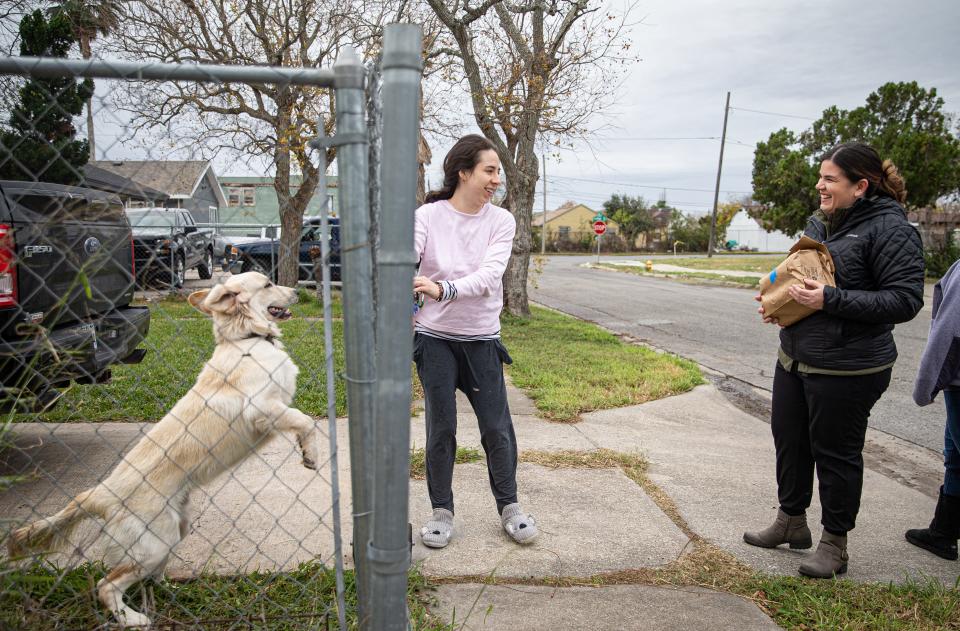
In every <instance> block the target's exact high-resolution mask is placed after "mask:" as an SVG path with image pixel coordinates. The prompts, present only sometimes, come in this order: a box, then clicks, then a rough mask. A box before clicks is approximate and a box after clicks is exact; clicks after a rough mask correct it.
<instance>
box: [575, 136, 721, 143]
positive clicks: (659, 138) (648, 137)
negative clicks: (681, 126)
mask: <svg viewBox="0 0 960 631" xmlns="http://www.w3.org/2000/svg"><path fill="white" fill-rule="evenodd" d="M594 140H596V141H597V142H606V141H608V140H629V141H637V140H720V136H626V137H622V136H617V137H616V138H596V139H594Z"/></svg>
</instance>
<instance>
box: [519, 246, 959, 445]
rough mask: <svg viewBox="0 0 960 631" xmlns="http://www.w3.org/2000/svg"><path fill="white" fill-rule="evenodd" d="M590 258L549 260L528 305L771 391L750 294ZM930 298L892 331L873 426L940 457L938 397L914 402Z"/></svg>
mask: <svg viewBox="0 0 960 631" xmlns="http://www.w3.org/2000/svg"><path fill="white" fill-rule="evenodd" d="M594 260H596V257H595V256H551V257H547V262H546V264H545V266H544V268H543V272H542V273H541V274H539V275H538V276H533V274H532V285H531V291H530V298H531V300H533V301H535V302H537V303H539V304H542V305H545V306H548V307H551V308H554V309H557V310H560V311H563V312H565V313H569V314H570V315H573V316H576V317H578V318H582V319H585V320H589V321H591V322H595V323H597V324H599V325H601V326H603V327H604V328H606V329H609V330H611V331H613V332H615V333H618V334H624V335H628V336H630V337H632V338H634V339H636V340H639V341H642V342H645V343H647V344H650V345H652V346H654V347H656V348H660V349H663V350H666V351H670V352H672V353H676V354H677V355H680V356H681V357H686V358H688V359H691V360H693V361H695V362H697V363H699V364H701V365H703V366H705V367H707V368H709V369H712V370H714V371H717V372H720V373H722V374H724V375H727V376H729V377H731V378H733V379H736V380H740V381H741V382H744V383H745V384H749V385H751V386H753V387H755V388H759V389H762V390H765V391H768V392H769V391H770V390H771V388H772V386H773V370H774V367H775V365H776V352H777V345H778V337H777V332H778V329H777V327H776V326H775V325H768V324H763V322H761V320H760V317H759V316H758V315H757V303H756V302H755V301H754V300H753V296H754V295H755V293H756V292H755V291H754V290H751V289H740V288H732V287H722V286H715V285H703V284H688V283H684V282H679V281H675V280H667V279H662V278H651V277H644V276H639V275H635V274H629V273H624V272H616V271H607V270H598V269H589V268H585V267H583V264H584V263H587V262H590V261H594ZM601 260H603V257H601ZM533 285H535V287H534V286H533ZM930 295H931V293H930V288H929V287H928V290H927V298H926V302H927V304H926V305H925V306H924V308H923V310H922V311H921V312H920V313H919V314H918V315H917V317H916V318H914V319H913V320H912V321H911V322H908V323H906V324H902V325H898V326H897V327H896V329H895V331H894V337H895V339H896V342H897V348H898V350H899V353H900V357H899V359H898V361H897V363H896V365H895V367H894V369H893V380H892V381H891V384H890V388H889V389H888V390H887V392H886V393H885V394H884V395H883V397H882V398H881V399H880V402H879V403H878V404H877V405H876V407H875V408H874V410H873V413H872V415H871V418H870V426H871V427H873V428H874V429H877V430H880V431H883V432H886V433H889V434H892V435H894V436H896V437H898V438H902V439H904V440H907V441H909V442H912V443H915V444H917V445H920V446H922V447H926V448H927V449H931V450H933V451H937V452H939V451H941V450H942V449H943V426H944V408H943V403H942V400H941V398H940V397H938V399H937V401H936V402H935V403H934V404H933V405H930V406H927V407H924V408H920V407H918V406H917V405H916V404H915V403H914V402H913V399H912V397H911V394H912V392H913V381H914V377H915V376H916V370H917V366H918V365H919V362H920V355H921V353H922V352H923V347H924V344H925V343H926V339H927V333H928V330H929V327H930V313H931V308H930V304H929V302H930Z"/></svg>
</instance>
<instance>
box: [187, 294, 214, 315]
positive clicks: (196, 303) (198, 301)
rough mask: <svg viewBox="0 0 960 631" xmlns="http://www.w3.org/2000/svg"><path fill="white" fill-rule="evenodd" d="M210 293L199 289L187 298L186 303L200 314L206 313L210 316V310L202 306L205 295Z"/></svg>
mask: <svg viewBox="0 0 960 631" xmlns="http://www.w3.org/2000/svg"><path fill="white" fill-rule="evenodd" d="M209 293H210V290H209V289H201V290H200V291H195V292H193V293H192V294H190V295H189V296H187V302H189V303H190V306H191V307H193V308H194V309H196V310H197V311H199V312H201V313H206V314H207V315H210V310H209V309H207V308H206V307H204V306H203V299H204V298H206V297H207V294H209Z"/></svg>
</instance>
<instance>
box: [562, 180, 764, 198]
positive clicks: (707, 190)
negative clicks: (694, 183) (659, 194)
mask: <svg viewBox="0 0 960 631" xmlns="http://www.w3.org/2000/svg"><path fill="white" fill-rule="evenodd" d="M550 179H552V180H557V179H559V180H571V181H575V182H592V183H594V184H610V185H613V186H629V187H632V188H655V189H657V190H661V191H663V190H667V191H690V192H693V193H712V192H713V191H714V189H712V188H683V187H680V186H663V185H662V184H635V183H633V182H617V181H611V180H592V179H589V178H583V177H571V176H567V175H551V176H550ZM720 192H721V193H734V194H737V195H749V194H751V193H752V191H730V190H722V191H720Z"/></svg>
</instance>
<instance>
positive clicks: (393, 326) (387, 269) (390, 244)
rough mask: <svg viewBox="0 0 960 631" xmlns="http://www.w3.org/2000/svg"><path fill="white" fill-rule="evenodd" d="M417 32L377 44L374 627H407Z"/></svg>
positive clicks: (389, 32)
mask: <svg viewBox="0 0 960 631" xmlns="http://www.w3.org/2000/svg"><path fill="white" fill-rule="evenodd" d="M421 48H422V35H421V31H420V27H419V26H417V25H415V24H391V25H389V26H387V27H386V30H385V33H384V47H383V153H382V161H381V164H382V165H383V166H384V168H383V169H382V170H381V178H382V180H381V182H382V186H381V199H380V209H381V218H380V226H381V231H380V252H379V255H378V257H377V262H378V266H377V271H378V282H377V286H378V287H379V290H380V295H379V300H378V303H377V351H378V352H377V411H378V412H377V420H376V423H375V430H374V437H375V438H374V459H373V466H374V467H375V472H374V500H373V501H374V505H373V506H374V513H373V516H374V518H373V541H371V543H370V547H369V557H370V570H371V572H372V590H373V597H372V599H373V604H374V606H373V628H374V629H376V630H377V631H380V630H382V629H397V630H402V629H406V628H407V626H408V621H407V609H406V591H407V570H408V569H409V567H410V547H409V543H408V541H409V540H408V530H407V521H408V512H409V511H408V508H409V506H408V504H409V485H410V482H409V475H410V474H409V471H410V396H411V395H410V385H411V384H410V356H411V352H412V336H411V331H410V315H411V311H412V308H413V304H412V292H413V270H414V265H415V263H416V261H415V260H414V253H413V211H414V208H415V207H416V199H417V140H418V134H419V129H420V120H419V119H420V112H419V107H418V104H419V94H420V73H421V69H422V67H423V66H422V60H421V59H422V58H421Z"/></svg>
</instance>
